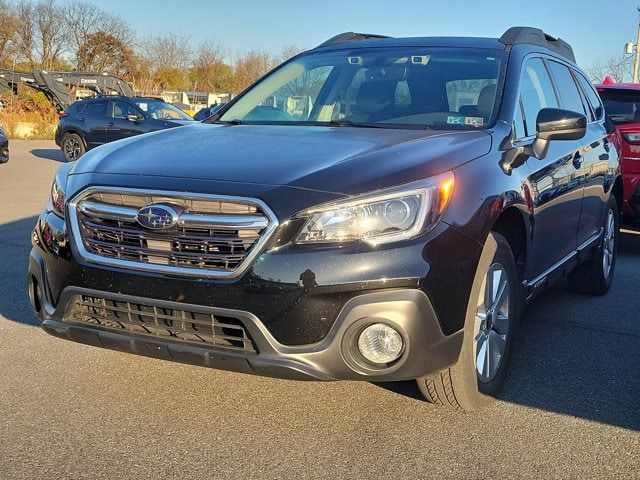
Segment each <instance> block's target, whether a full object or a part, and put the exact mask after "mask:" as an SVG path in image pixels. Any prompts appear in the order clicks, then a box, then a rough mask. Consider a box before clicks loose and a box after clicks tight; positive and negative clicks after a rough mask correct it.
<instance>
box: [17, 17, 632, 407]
mask: <svg viewBox="0 0 640 480" xmlns="http://www.w3.org/2000/svg"><path fill="white" fill-rule="evenodd" d="M583 78H584V74H583V73H582V71H581V70H580V69H578V67H577V66H576V65H575V63H574V57H573V52H572V50H571V48H570V47H569V46H568V45H567V44H566V43H564V42H563V41H561V40H556V39H554V38H552V37H550V36H548V35H545V34H544V33H543V32H542V31H540V30H537V29H531V28H521V27H518V28H513V29H510V30H508V31H507V32H506V33H505V34H504V35H503V36H502V37H501V38H499V39H481V38H406V39H394V38H383V37H377V36H374V35H362V34H344V35H340V36H338V37H335V38H333V39H331V40H329V41H327V42H326V43H324V44H322V45H320V46H319V47H318V48H315V49H313V50H311V51H308V52H305V53H302V54H300V55H298V56H296V57H295V58H293V59H291V60H289V61H288V62H286V63H285V64H283V65H281V66H280V67H278V68H276V69H275V70H274V71H273V72H271V73H270V74H268V75H266V76H265V77H264V78H262V79H261V80H259V81H258V82H257V83H256V84H255V85H253V86H252V87H251V88H249V89H248V90H246V91H245V92H244V93H243V94H242V95H241V96H239V97H238V98H236V99H234V100H233V101H231V102H230V103H229V104H228V105H226V106H225V107H224V108H223V109H222V110H221V111H220V112H219V113H218V114H216V115H214V116H213V117H212V118H210V119H209V120H207V122H208V123H197V124H195V125H193V126H191V127H185V128H181V129H175V130H170V131H166V132H159V133H156V134H153V135H146V136H143V137H139V138H132V139H129V140H124V141H121V142H118V143H115V144H111V145H107V146H104V147H101V148H99V149H97V150H95V151H94V152H91V153H90V154H88V155H86V156H85V157H84V158H82V159H81V160H80V161H79V162H77V163H73V164H66V165H64V166H63V167H62V168H61V169H60V170H59V172H58V173H57V176H56V179H55V182H54V185H53V190H52V194H51V200H50V202H49V204H48V205H47V207H46V208H45V209H44V211H43V212H42V215H41V216H40V219H39V221H38V224H37V226H36V229H35V231H34V233H33V250H32V252H31V259H30V267H29V292H30V295H31V299H32V302H33V306H34V309H35V311H36V312H37V313H38V314H39V316H40V318H41V320H42V322H43V323H42V326H43V328H44V329H45V330H46V331H47V332H49V333H51V334H53V335H57V336H59V337H62V338H66V339H70V340H74V341H78V342H82V343H87V344H91V345H97V346H102V347H107V348H114V349H118V350H122V351H127V352H133V353H137V354H142V355H149V356H154V357H159V358H164V359H170V360H175V361H180V362H188V363H194V364H198V365H206V366H209V367H215V368H221V369H227V370H233V371H238V372H244V373H255V374H260V375H268V376H275V377H285V378H292V379H318V380H335V379H351V380H367V381H394V380H406V379H418V385H419V386H420V389H421V391H422V392H423V394H424V396H425V397H426V398H427V399H428V400H430V401H432V402H435V403H438V404H444V405H448V406H451V407H455V408H463V409H474V408H477V407H480V406H482V405H483V404H485V403H486V402H487V401H488V400H489V399H490V398H491V397H493V396H494V395H496V394H497V393H498V391H499V389H500V386H501V384H502V382H503V379H504V377H505V372H506V369H507V361H508V358H509V351H510V348H511V343H512V338H513V332H514V329H515V327H516V323H517V319H518V315H519V314H520V312H521V310H522V307H523V305H524V304H525V302H527V301H529V300H531V299H532V298H533V297H534V296H535V295H536V294H537V293H538V292H539V291H541V290H542V289H543V288H545V287H547V286H548V285H550V284H551V283H553V282H554V281H555V280H556V279H558V278H559V277H561V276H563V275H565V274H569V283H570V285H571V287H572V288H573V289H575V290H576V291H579V292H583V293H588V294H595V295H600V294H604V293H605V292H607V290H608V289H609V286H610V284H611V279H612V277H613V273H614V269H615V261H616V247H617V235H618V233H617V232H618V206H619V205H620V200H621V195H622V183H621V178H620V171H619V167H618V155H617V153H616V150H615V148H612V147H611V145H610V143H609V141H608V139H607V134H606V131H605V128H604V126H603V118H602V108H601V105H600V104H599V103H598V102H594V101H593V100H592V99H594V98H596V99H597V96H595V95H593V93H594V92H592V91H590V90H591V88H592V87H591V86H590V85H589V83H588V82H583V81H581V80H582V79H583ZM587 88H588V91H587V90H586V89H587ZM114 368H115V367H114Z"/></svg>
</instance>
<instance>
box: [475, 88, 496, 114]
mask: <svg viewBox="0 0 640 480" xmlns="http://www.w3.org/2000/svg"><path fill="white" fill-rule="evenodd" d="M495 100H496V85H495V84H494V85H485V86H484V88H483V89H482V90H480V95H479V96H478V115H480V116H481V117H484V118H485V120H489V119H490V118H491V114H492V113H493V106H494V104H495Z"/></svg>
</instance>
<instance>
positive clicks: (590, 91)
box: [576, 73, 604, 120]
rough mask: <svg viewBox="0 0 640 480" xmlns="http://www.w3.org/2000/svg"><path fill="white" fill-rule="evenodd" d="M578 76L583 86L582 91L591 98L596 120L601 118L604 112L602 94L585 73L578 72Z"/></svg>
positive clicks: (590, 102)
mask: <svg viewBox="0 0 640 480" xmlns="http://www.w3.org/2000/svg"><path fill="white" fill-rule="evenodd" d="M576 78H577V79H578V83H579V84H580V86H581V87H582V91H583V92H584V93H585V95H586V96H587V100H589V104H591V108H593V111H594V112H595V115H596V120H600V119H601V118H602V114H603V113H604V109H603V108H602V101H601V100H600V96H599V95H598V94H597V93H596V91H595V89H594V88H593V85H591V82H589V81H588V80H587V79H586V78H584V75H582V74H581V73H577V74H576Z"/></svg>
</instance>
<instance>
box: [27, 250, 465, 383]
mask: <svg viewBox="0 0 640 480" xmlns="http://www.w3.org/2000/svg"><path fill="white" fill-rule="evenodd" d="M46 275H47V274H46V269H45V264H44V260H43V258H42V257H41V255H40V253H39V251H38V249H37V248H34V249H33V250H32V252H31V255H30V262H29V278H30V281H31V282H33V281H35V283H31V284H30V297H31V302H32V305H33V307H34V309H35V310H36V311H37V312H38V314H39V316H40V319H41V320H42V328H43V329H44V330H45V331H46V332H47V333H49V334H51V335H55V336H57V337H60V338H64V339H67V340H72V341H76V342H80V343H85V344H89V345H94V346H98V347H104V348H110V349H114V350H119V351H123V352H128V353H135V354H138V355H145V356H149V357H155V358H161V359H165V360H172V361H177V362H182V363H189V364H194V365H200V366H206V367H212V368H217V369H222V370H229V371H234V372H241V373H249V374H257V375H262V376H269V377H278V378H287V379H294V380H366V381H397V380H408V379H414V378H418V377H420V376H423V375H426V374H429V373H433V372H436V371H439V370H441V369H443V368H446V367H448V366H450V365H452V364H454V363H455V362H456V361H457V359H458V356H459V353H460V348H461V345H462V331H459V332H457V333H454V334H453V335H449V336H446V335H444V334H443V333H442V330H441V328H440V324H439V322H438V319H437V317H436V314H435V313H434V310H433V308H432V306H431V304H430V302H429V300H428V298H427V296H426V295H425V294H424V292H422V291H421V290H418V289H389V290H387V291H377V292H374V293H366V294H362V295H358V296H356V297H354V298H352V299H351V300H349V301H348V302H347V303H346V304H345V305H344V307H343V308H342V309H341V311H340V313H339V315H338V317H337V319H336V321H335V323H334V325H333V327H332V328H331V330H330V331H329V334H328V335H327V336H326V337H325V338H324V339H323V340H322V341H320V342H317V343H314V344H308V345H283V344H281V343H279V342H278V341H277V340H276V339H275V338H274V337H273V336H272V335H271V334H270V332H269V330H268V329H267V328H266V327H265V326H264V324H263V323H262V322H261V321H260V319H259V318H257V317H256V316H255V315H253V314H251V313H248V312H242V311H234V312H233V313H234V316H236V317H237V318H239V319H241V321H242V323H243V325H244V327H245V329H246V330H247V331H248V333H249V335H250V337H251V339H252V340H253V342H254V344H255V346H256V350H257V351H256V352H246V353H245V352H237V351H228V350H226V349H224V348H220V347H213V346H209V345H202V344H197V345H196V344H193V343H190V342H184V341H180V340H173V339H167V338H166V337H158V336H155V335H153V334H148V335H142V334H134V333H130V332H128V331H124V330H122V331H117V330H114V329H107V328H103V327H99V326H87V325H86V324H77V323H73V320H72V317H71V316H70V315H69V311H70V308H71V305H72V304H73V301H74V300H73V299H74V298H76V295H81V294H85V295H93V296H102V295H106V296H108V297H109V298H114V299H116V300H118V301H123V302H127V301H131V302H153V300H150V299H141V298H139V297H133V296H129V295H122V294H114V293H106V292H101V291H95V290H90V289H85V288H77V287H68V288H66V289H65V290H64V292H63V293H62V295H61V296H60V299H59V301H58V302H57V305H56V306H55V307H54V306H53V304H52V301H51V297H50V293H49V291H48V290H49V289H48V282H47V278H46ZM163 306H165V307H166V308H176V309H183V308H185V307H189V305H185V304H184V303H177V302H163ZM193 307H194V308H198V309H202V308H203V307H202V306H195V305H194V306H193ZM204 308H207V309H208V311H210V313H211V314H213V315H215V314H222V313H220V311H221V310H224V313H228V312H229V310H228V309H219V308H216V307H204ZM379 321H382V322H385V323H388V324H390V325H392V326H393V327H394V328H396V329H397V330H398V331H399V332H400V333H401V334H402V336H403V338H404V340H405V349H404V353H403V355H402V356H401V358H400V359H399V360H397V361H396V362H394V363H393V364H391V365H389V366H385V367H384V368H378V367H374V366H372V365H369V364H366V362H363V361H362V358H361V357H359V353H358V352H357V347H356V344H357V335H358V334H359V333H360V332H361V331H362V329H364V328H365V327H366V326H367V325H370V324H371V323H373V322H379Z"/></svg>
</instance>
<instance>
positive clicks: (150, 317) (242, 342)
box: [65, 295, 257, 353]
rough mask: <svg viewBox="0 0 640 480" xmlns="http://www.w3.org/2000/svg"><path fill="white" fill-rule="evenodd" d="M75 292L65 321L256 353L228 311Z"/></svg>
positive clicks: (247, 336) (237, 321)
mask: <svg viewBox="0 0 640 480" xmlns="http://www.w3.org/2000/svg"><path fill="white" fill-rule="evenodd" d="M153 303H154V302H153V301H149V302H147V303H133V302H128V301H119V300H111V299H107V298H103V297H95V296H90V295H76V296H75V299H74V302H73V304H72V307H71V314H70V315H67V316H66V317H65V321H66V322H71V323H79V324H90V325H93V326H99V327H102V328H105V329H108V330H116V331H126V332H130V333H136V334H140V335H150V336H154V337H164V338H167V339H171V340H177V341H182V342H188V343H196V344H200V345H202V346H209V345H213V346H215V347H219V348H224V349H230V350H237V351H242V352H247V353H257V350H256V348H255V345H254V344H253V342H252V340H251V338H250V337H249V335H248V333H247V331H246V330H245V328H244V326H243V324H242V322H241V321H240V320H239V319H237V318H234V317H231V316H228V315H218V314H211V313H200V312H195V311H190V310H186V309H185V310H183V309H175V308H166V307H163V306H158V305H154V304H153Z"/></svg>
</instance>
